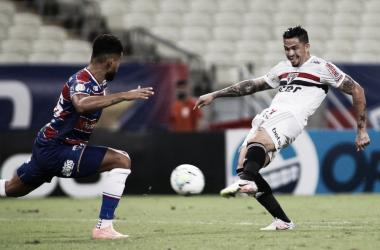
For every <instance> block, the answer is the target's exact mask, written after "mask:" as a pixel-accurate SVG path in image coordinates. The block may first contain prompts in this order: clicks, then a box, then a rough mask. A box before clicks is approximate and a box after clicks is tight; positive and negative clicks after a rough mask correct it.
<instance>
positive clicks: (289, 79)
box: [286, 73, 298, 84]
mask: <svg viewBox="0 0 380 250" xmlns="http://www.w3.org/2000/svg"><path fill="white" fill-rule="evenodd" d="M297 76H298V73H289V74H288V76H287V77H286V81H287V84H289V83H291V82H292V81H293V80H294V79H295V78H296V77H297Z"/></svg>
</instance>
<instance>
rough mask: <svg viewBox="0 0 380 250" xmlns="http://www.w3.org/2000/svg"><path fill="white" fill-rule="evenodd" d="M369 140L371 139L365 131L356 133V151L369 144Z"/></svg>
mask: <svg viewBox="0 0 380 250" xmlns="http://www.w3.org/2000/svg"><path fill="white" fill-rule="evenodd" d="M370 142H371V140H370V139H369V136H368V134H367V133H360V134H357V135H356V140H355V144H356V149H357V150H358V151H363V150H364V149H365V147H366V146H368V145H369V143H370Z"/></svg>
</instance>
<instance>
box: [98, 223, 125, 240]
mask: <svg viewBox="0 0 380 250" xmlns="http://www.w3.org/2000/svg"><path fill="white" fill-rule="evenodd" d="M126 237H129V235H124V234H121V233H118V232H116V231H115V230H114V229H113V226H112V224H111V225H109V226H108V227H105V228H101V229H96V227H94V228H93V229H92V238H94V239H123V238H126Z"/></svg>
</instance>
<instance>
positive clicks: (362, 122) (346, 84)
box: [339, 75, 371, 151]
mask: <svg viewBox="0 0 380 250" xmlns="http://www.w3.org/2000/svg"><path fill="white" fill-rule="evenodd" d="M339 89H340V90H341V91H343V92H344V93H346V94H349V95H351V96H352V101H353V103H354V109H355V114H356V121H357V136H356V140H355V144H356V148H357V150H358V151H359V150H360V151H362V150H364V148H365V147H366V146H368V145H369V143H370V141H371V140H370V139H369V136H368V134H367V130H366V128H367V102H366V98H365V94H364V89H363V88H362V87H361V86H360V85H359V84H358V83H357V82H355V81H354V80H353V79H352V78H351V77H350V76H348V75H346V76H345V78H344V80H343V82H342V84H341V85H340V86H339Z"/></svg>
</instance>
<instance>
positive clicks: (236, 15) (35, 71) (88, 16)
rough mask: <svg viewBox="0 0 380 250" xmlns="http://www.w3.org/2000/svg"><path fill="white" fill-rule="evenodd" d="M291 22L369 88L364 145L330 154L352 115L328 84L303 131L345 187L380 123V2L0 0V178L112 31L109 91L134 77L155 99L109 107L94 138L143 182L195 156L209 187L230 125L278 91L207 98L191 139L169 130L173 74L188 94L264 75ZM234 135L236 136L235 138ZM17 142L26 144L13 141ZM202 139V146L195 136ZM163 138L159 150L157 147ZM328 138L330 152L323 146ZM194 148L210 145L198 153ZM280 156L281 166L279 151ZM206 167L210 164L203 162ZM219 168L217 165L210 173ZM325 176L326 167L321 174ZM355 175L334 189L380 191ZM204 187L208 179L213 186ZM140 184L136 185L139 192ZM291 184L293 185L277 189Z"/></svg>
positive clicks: (280, 55) (321, 53) (346, 138)
mask: <svg viewBox="0 0 380 250" xmlns="http://www.w3.org/2000/svg"><path fill="white" fill-rule="evenodd" d="M295 25H301V26H303V27H305V28H306V29H307V31H308V32H309V38H310V44H311V53H312V54H313V55H316V56H318V57H321V58H323V59H326V60H329V61H332V62H333V63H335V64H337V65H338V66H339V67H340V68H341V69H342V70H343V71H345V72H346V73H348V74H349V75H351V76H352V77H353V78H354V79H355V80H356V81H358V82H359V83H360V84H362V85H363V87H364V88H365V90H366V94H367V103H368V120H369V124H368V126H369V128H372V130H371V133H373V134H371V136H372V140H373V143H372V145H371V146H370V148H369V149H368V150H367V151H368V153H365V154H364V153H360V154H359V156H357V155H356V156H355V155H354V156H352V155H349V156H347V157H346V156H344V157H343V158H342V159H340V158H339V157H338V156H339V154H340V153H341V154H345V153H344V152H347V150H348V151H350V150H351V148H350V147H348V148H349V149H348V148H344V149H342V150H343V151H339V150H338V151H333V150H334V149H335V148H336V147H337V146H339V145H342V144H344V143H350V144H349V145H352V144H353V142H354V136H355V135H354V134H352V131H348V132H347V131H346V130H345V129H354V128H355V127H356V121H355V118H354V116H353V109H352V104H351V101H350V99H349V98H347V96H345V95H342V94H341V93H339V92H337V91H334V90H330V92H329V94H328V97H327V98H326V100H325V102H324V103H323V104H322V106H321V107H320V108H319V109H318V111H317V112H316V114H315V115H314V116H312V117H311V118H310V120H309V124H308V126H307V129H310V130H312V129H317V131H320V133H321V134H318V133H317V132H316V133H317V134H312V133H311V134H312V135H311V136H310V138H311V141H312V142H313V143H314V144H312V147H315V152H317V155H318V156H317V157H316V162H317V163H316V164H317V165H318V166H319V167H320V170H317V171H320V172H319V173H318V172H316V174H317V177H318V174H320V175H321V176H324V175H323V174H326V173H324V172H323V171H324V170H323V167H322V165H323V163H324V160H325V156H326V157H327V158H328V157H330V158H328V159H333V158H331V157H332V156H330V153H331V152H332V153H331V154H335V156H336V157H338V158H339V159H338V158H337V160H336V162H335V163H336V164H335V165H336V166H337V167H339V166H338V165H342V166H344V167H345V168H343V169H341V170H336V169H335V168H336V167H335V168H334V166H335V165H334V164H333V165H334V166H333V167H332V168H334V169H335V170H334V169H333V170H331V169H330V170H331V171H332V172H331V174H334V173H335V174H336V175H337V178H338V177H339V176H340V173H341V172H342V173H346V172H347V170H346V169H347V167H348V166H351V167H350V169H351V170H350V171H351V172H350V171H349V172H350V173H348V174H347V173H346V175H344V174H343V177H339V178H341V179H340V182H341V183H343V184H347V185H348V186H349V185H350V184H352V183H351V182H350V181H351V180H352V179H355V175H356V174H358V173H359V174H361V175H360V176H361V177H362V178H366V176H367V174H368V175H371V174H377V172H376V171H377V170H376V169H377V160H376V159H377V158H378V157H377V154H378V153H377V152H378V150H379V148H380V147H379V146H378V145H377V144H376V137H378V133H377V130H378V128H379V125H380V118H379V117H380V103H379V101H378V94H377V93H379V90H380V87H379V84H378V79H379V77H378V75H379V72H380V46H379V41H380V1H378V0H334V1H331V0H307V1H303V0H281V1H280V0H265V1H264V0H14V1H11V0H0V86H3V90H4V91H3V93H1V94H0V104H1V107H2V115H1V116H2V117H1V119H0V130H1V136H2V140H1V145H0V158H1V159H0V162H1V163H2V164H3V165H2V174H1V175H2V176H4V175H5V172H6V171H5V170H4V169H6V167H5V165H6V164H10V163H9V161H8V160H9V158H10V157H12V155H15V154H19V153H29V152H30V150H31V143H32V142H33V136H34V135H35V132H36V131H37V130H38V129H39V128H40V127H42V126H43V125H44V124H45V123H46V122H48V121H49V119H50V117H51V114H52V110H53V108H54V106H55V103H56V100H57V98H58V95H59V92H60V91H61V89H62V86H63V84H64V82H65V81H66V80H67V78H68V77H69V76H70V75H72V74H73V73H74V72H76V71H77V70H79V69H80V68H81V67H84V66H86V65H87V63H88V61H89V59H90V54H91V42H92V40H93V39H94V38H95V37H96V36H97V35H99V34H103V33H111V34H113V35H116V36H118V37H119V38H120V39H121V40H122V42H123V45H124V50H125V51H124V60H125V63H124V64H123V65H122V67H121V70H119V74H118V76H117V79H116V80H115V82H114V83H112V84H111V85H110V88H109V89H110V90H111V91H113V92H117V91H123V90H126V88H127V89H130V88H133V87H136V86H138V85H142V86H153V87H154V88H155V92H156V96H155V97H154V98H153V100H151V101H149V102H146V103H141V102H135V103H133V104H131V105H130V106H122V105H121V106H118V108H114V109H106V110H105V113H104V116H106V117H107V118H104V119H103V122H102V123H101V124H99V127H101V128H102V130H101V131H102V132H98V133H95V134H94V139H93V143H95V142H97V143H98V144H104V145H109V146H114V147H117V146H118V147H119V148H120V147H121V148H127V151H128V150H129V152H131V151H132V152H135V155H136V157H135V158H137V160H136V161H135V163H137V165H139V164H140V165H141V166H140V167H141V168H143V166H144V165H145V167H147V168H148V169H149V170H152V171H153V172H152V174H151V175H152V176H151V179H149V178H148V179H149V180H154V177H155V175H156V174H160V173H161V174H162V172H157V171H158V170H157V169H155V168H158V169H160V167H162V168H166V170H165V171H164V172H165V174H166V175H167V174H170V170H171V169H173V168H174V167H175V166H176V164H177V165H179V164H182V163H193V164H194V165H197V166H199V167H200V168H201V169H202V170H203V171H204V172H206V173H205V175H206V177H207V178H209V180H211V182H210V181H209V182H208V185H209V186H208V187H207V186H206V191H207V192H209V193H215V192H218V189H219V188H220V187H223V185H224V184H225V180H229V177H228V176H230V177H232V175H233V174H232V172H231V171H229V168H233V166H229V165H230V164H232V163H230V162H229V161H230V160H231V161H233V158H234V157H233V156H231V157H230V158H231V159H230V158H228V157H229V156H228V157H226V159H224V158H223V157H224V155H229V154H230V151H231V152H235V148H234V147H235V146H236V145H235V146H234V147H233V148H232V149H228V147H227V145H230V144H231V142H230V141H228V139H227V138H229V136H228V134H229V133H230V132H231V131H229V129H235V128H240V129H247V128H249V126H250V122H251V119H252V117H254V116H255V115H256V114H257V113H258V112H260V111H261V110H262V109H263V108H265V107H267V106H268V105H269V104H270V102H271V99H272V97H273V95H274V94H275V93H276V91H275V90H273V91H268V92H264V93H257V94H255V95H253V96H248V97H244V98H224V99H223V100H216V101H215V103H214V104H213V105H211V106H210V107H207V108H204V109H203V111H204V113H205V115H204V117H203V129H204V131H203V132H202V133H195V134H196V136H193V135H192V134H191V133H190V134H186V133H185V134H182V133H171V132H168V122H169V114H168V110H169V106H170V104H171V102H173V101H174V99H175V82H176V81H177V80H179V79H183V78H186V79H188V80H189V82H190V83H191V92H192V94H193V95H194V96H199V95H201V94H205V93H208V92H210V91H214V90H218V89H221V88H224V87H226V86H229V85H231V84H233V83H236V82H238V81H240V80H242V79H247V78H253V77H258V76H261V75H264V74H266V73H267V71H268V70H269V69H270V68H271V67H273V66H274V65H276V64H277V63H278V62H279V61H282V60H285V59H286V58H285V55H284V52H283V46H282V33H283V32H284V31H285V30H286V28H288V27H291V26H295ZM16 103H17V105H16ZM16 107H17V109H16ZM127 111H128V112H127ZM326 129H332V130H328V131H327V130H326ZM157 131H160V133H161V132H164V136H161V135H162V134H159V135H157V136H154V140H155V141H154V142H155V143H157V145H158V146H154V147H152V149H154V150H157V152H158V151H159V152H160V154H159V153H157V154H156V155H155V156H154V157H151V156H147V155H144V152H146V151H144V150H143V149H144V147H145V148H147V147H149V145H148V144H147V143H145V144H144V143H143V142H142V141H146V140H147V138H152V135H154V134H155V133H156V132H157ZM330 132H331V133H333V134H329V133H330ZM115 133H116V135H115ZM231 133H234V131H232V132H231ZM244 133H246V131H245V130H244V131H243V134H244ZM324 133H326V134H324ZM306 134H308V133H306ZM120 135H123V136H121V137H119V138H123V139H125V141H123V143H124V144H125V145H124V144H123V143H121V142H115V140H109V139H108V138H107V137H110V138H115V136H116V137H117V136H120ZM326 136H327V138H329V139H331V141H330V142H329V143H327V142H326V141H323V140H322V139H320V138H321V137H323V138H325V140H327V139H326ZM352 136H353V137H352ZM25 138H27V139H25ZM165 138H169V139H168V140H169V142H167V143H163V141H162V140H164V139H165ZM242 138H243V137H242V135H239V137H238V139H236V140H237V141H239V140H242ZM318 138H319V139H318ZM334 138H335V140H334ZM195 139H197V140H195ZM19 141H26V142H25V143H22V145H20V143H18V142H19ZM199 141H202V143H203V144H204V145H203V146H200V145H198V144H199ZM128 142H130V143H128ZM216 142H220V145H219V146H218V147H214V146H213V145H214V143H216ZM106 143H108V144H106ZM160 143H161V145H162V144H165V145H166V146H167V147H168V150H167V151H162V150H163V149H162V147H161V146H160ZM236 143H237V144H239V143H240V141H239V142H236ZM326 143H327V144H328V145H330V149H331V150H332V151H331V152H330V151H328V150H329V149H322V148H323V147H324V146H325V145H326ZM334 143H335V144H334ZM115 144H116V145H115ZM131 144H133V145H131ZM178 144H181V147H182V148H181V147H180V148H176V149H175V150H174V149H173V150H174V151H175V152H176V153H175V155H174V153H173V152H174V151H173V150H171V149H172V148H171V145H178ZM184 144H186V145H187V146H186V145H184ZM10 146H11V147H10ZM186 147H188V148H186ZM199 147H201V148H203V150H204V151H205V152H207V154H204V155H203V156H202V157H199V155H197V148H199ZM301 147H302V145H301ZM320 147H321V148H320ZM210 148H214V149H212V150H211V149H210ZM160 150H161V151H160ZM344 150H346V151H344ZM376 150H377V151H376ZM189 151H193V152H192V153H189ZM350 152H351V151H350ZM198 153H199V152H198ZM293 153H294V154H293V156H295V155H297V154H300V155H301V158H302V157H304V158H308V157H310V155H309V154H310V152H306V153H305V152H304V153H300V152H297V150H294V152H293ZM352 154H354V153H352ZM289 155H291V153H289ZM282 156H283V157H282V158H283V159H282V160H283V162H281V164H282V165H283V164H285V162H286V159H287V158H286V155H282ZM133 157H134V155H133V154H132V158H133ZM144 157H145V158H144ZM149 157H151V158H149ZM218 157H219V158H221V157H222V158H223V159H221V160H216V161H215V158H218ZM289 157H290V156H289ZM345 157H346V158H345ZM355 157H356V158H355ZM358 157H359V158H358ZM146 158H149V159H146ZM162 158H164V159H162ZM200 158H201V159H200ZM290 158H291V157H290ZM296 158H297V157H296ZM213 159H214V160H213ZM363 159H364V160H363ZM157 162H160V163H157ZM305 162H306V163H304V165H305V167H306V165H307V161H305ZM363 162H364V163H363ZM12 163H13V165H15V163H14V162H12ZM218 164H219V165H218ZM281 164H280V163H278V166H280V165H281ZM292 164H293V163H292ZM292 164H290V165H292ZM359 164H364V165H365V166H367V165H368V166H367V167H366V168H364V169H367V170H368V169H371V171H372V172H371V171H369V170H368V171H367V170H366V171H367V172H366V171H364V170H363V171H364V172H363V173H361V172H360V171H362V170H359V167H360V166H359ZM146 165H149V166H146ZM153 165H154V166H153ZM210 165H211V168H212V169H211V170H206V169H207V168H208V167H210ZM216 165H218V166H216ZM285 165H286V164H285ZM290 165H289V166H290ZM301 165H302V164H301ZM7 166H8V165H7ZM216 168H218V171H219V172H221V173H222V174H220V175H216V176H215V174H214V173H215V169H216ZM300 168H301V169H302V166H301V167H299V168H296V170H295V172H294V171H293V172H292V171H290V172H289V174H290V176H293V177H289V178H290V179H289V178H288V179H289V180H291V181H290V182H292V183H293V184H292V185H293V186H296V185H298V184H297V181H295V180H298V177H300V176H301V174H300V172H299V171H300ZM154 169H155V170H154ZM224 169H226V170H225V171H224ZM292 169H294V168H292ZM8 170H9V169H8ZM8 170H7V171H8ZM11 170H12V171H14V169H13V168H12V169H10V170H9V171H10V172H12V171H11ZM326 171H327V170H326ZM137 172H138V171H137ZM285 172H286V171H285ZM329 173H330V172H328V171H327V174H326V175H327V176H328V174H329ZM377 175H378V174H377ZM135 176H136V177H135V179H134V178H133V177H132V176H131V179H132V180H130V182H132V183H134V182H133V180H136V183H137V182H138V181H140V183H141V181H142V178H139V175H138V174H136V175H135ZM268 176H269V174H268ZM375 176H376V175H375ZM207 178H206V182H207ZM276 178H278V177H276ZM339 178H338V179H339ZM374 178H375V177H374ZM288 179H287V181H284V183H285V184H286V185H287V184H289V183H290V182H288V181H289V180H288ZM95 181H96V180H95ZM356 181H357V180H356ZM143 182H144V181H143ZM153 182H154V183H155V182H156V181H153ZM354 183H356V182H354ZM358 183H359V184H358V186H357V187H356V186H355V188H356V189H355V188H354V189H352V190H351V189H342V190H340V191H346V192H348V191H356V192H362V191H372V192H379V191H380V184H379V183H377V179H376V178H375V179H373V182H371V184H368V185H369V186H368V187H367V186H366V185H367V184H361V183H360V181H359V182H358ZM212 184H215V185H214V186H213V187H211V186H212ZM285 184H284V186H286V185H285ZM144 185H145V186H144ZM144 185H141V186H143V188H142V189H144V188H146V190H147V189H148V186H149V185H150V183H148V181H147V183H145V184H144ZM157 185H158V186H159V185H160V184H157ZM165 185H166V186H165V187H164V188H163V189H159V190H161V191H160V192H163V193H165V192H169V191H168V190H169V189H170V188H169V187H168V185H169V181H167V184H165ZM316 185H317V184H316ZM318 185H319V184H318ZM321 185H322V184H321ZM323 185H324V186H323ZM323 185H322V186H323V187H324V188H325V189H324V188H322V189H319V190H324V191H325V192H332V190H331V189H330V190H329V189H328V188H326V186H327V187H328V186H329V184H326V183H324V184H323ZM352 185H354V184H352ZM355 185H356V184H355ZM371 185H372V186H371ZM131 186H132V184H131ZM280 186H281V185H280ZM364 186H366V188H364ZM319 187H320V186H319ZM142 189H141V188H140V189H139V188H137V191H136V190H135V191H133V192H135V193H143V192H145V191H144V190H142ZM289 190H290V191H289ZM293 190H294V187H293V189H292V188H290V189H287V190H285V189H284V190H283V191H285V192H292V191H293ZM316 190H318V188H316V189H315V190H314V192H315V193H318V192H317V191H316ZM326 190H327V191H326ZM335 191H339V190H335ZM58 193H59V192H58Z"/></svg>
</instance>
